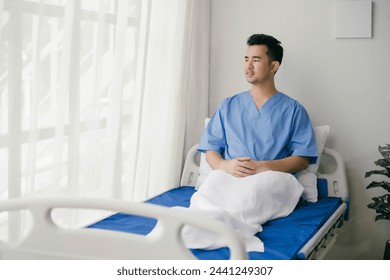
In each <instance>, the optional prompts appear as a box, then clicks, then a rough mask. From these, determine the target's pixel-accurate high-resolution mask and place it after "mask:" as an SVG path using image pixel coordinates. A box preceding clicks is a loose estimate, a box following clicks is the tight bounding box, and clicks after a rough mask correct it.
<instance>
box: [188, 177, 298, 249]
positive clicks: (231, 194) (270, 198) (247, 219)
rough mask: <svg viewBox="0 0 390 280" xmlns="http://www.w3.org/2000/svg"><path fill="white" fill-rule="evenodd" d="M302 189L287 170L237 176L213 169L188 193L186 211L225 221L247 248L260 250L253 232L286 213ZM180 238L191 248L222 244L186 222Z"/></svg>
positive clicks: (296, 200)
mask: <svg viewBox="0 0 390 280" xmlns="http://www.w3.org/2000/svg"><path fill="white" fill-rule="evenodd" d="M302 192H303V187H302V185H301V184H300V183H299V182H298V180H297V179H296V178H295V177H294V176H293V175H291V174H289V173H283V172H276V171H266V172H261V173H258V174H256V175H252V176H248V177H244V178H237V177H234V176H232V175H230V174H228V173H226V172H224V171H220V170H214V171H212V172H211V173H210V174H209V175H208V176H207V178H206V179H205V180H204V182H203V183H202V185H201V186H200V187H199V189H198V191H197V192H195V193H194V195H193V196H192V198H191V203H190V207H189V208H187V211H193V212H197V213H201V214H204V215H205V216H207V217H208V218H214V219H218V220H221V221H223V222H225V223H227V224H228V225H230V226H231V227H232V228H233V229H234V230H235V231H236V233H238V235H239V236H240V237H241V238H242V239H243V241H244V244H245V247H246V250H247V251H248V252H249V251H259V252H264V245H263V243H262V241H261V240H260V239H259V238H257V237H256V236H255V234H256V233H258V232H260V231H262V227H261V225H262V224H264V223H265V222H267V221H269V220H273V219H276V218H280V217H285V216H288V215H289V214H290V213H291V212H292V211H293V210H294V208H295V206H296V205H297V203H298V201H299V198H300V196H301V195H302ZM182 238H183V241H184V243H185V244H186V246H187V247H188V248H193V249H216V248H221V247H225V246H226V243H225V242H224V240H223V238H222V237H220V236H218V235H217V234H216V233H213V232H210V231H206V230H203V229H199V228H195V227H193V226H189V225H186V226H184V227H183V230H182ZM275 238H276V237H275Z"/></svg>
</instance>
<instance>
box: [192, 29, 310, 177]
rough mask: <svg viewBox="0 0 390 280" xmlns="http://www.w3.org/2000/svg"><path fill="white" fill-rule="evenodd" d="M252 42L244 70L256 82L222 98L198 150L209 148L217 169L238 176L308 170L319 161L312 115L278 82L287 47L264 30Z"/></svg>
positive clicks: (211, 159) (209, 154)
mask: <svg viewBox="0 0 390 280" xmlns="http://www.w3.org/2000/svg"><path fill="white" fill-rule="evenodd" d="M247 44H248V48H247V51H246V55H245V64H244V66H245V67H244V69H245V76H246V79H247V81H248V82H249V83H250V84H251V85H252V87H251V89H250V90H249V91H246V92H242V93H239V94H236V95H234V96H232V97H229V98H226V99H225V100H223V102H222V103H221V104H220V106H219V107H218V109H217V110H216V112H215V113H214V115H213V116H212V118H211V119H210V122H209V124H208V126H207V127H206V129H205V132H204V134H203V136H202V138H201V141H200V143H199V146H198V150H199V151H201V152H206V159H207V162H208V163H209V165H210V166H211V167H212V168H213V169H219V170H224V171H226V172H228V173H230V174H232V175H234V176H236V177H246V176H249V175H253V174H256V173H259V172H263V171H266V170H273V171H282V172H289V173H295V172H298V171H301V170H303V169H306V168H307V166H308V164H311V163H315V162H316V160H317V149H316V143H315V138H314V132H313V128H312V125H311V121H310V118H309V116H308V114H307V112H306V110H305V108H304V107H303V106H302V105H301V104H300V103H298V102H297V101H295V100H294V99H292V98H290V97H288V96H287V95H285V94H283V93H281V92H279V91H278V90H277V89H276V87H275V80H274V78H275V74H276V72H277V71H278V69H279V67H280V65H281V62H282V58H283V47H282V46H281V43H280V42H279V41H278V40H277V39H275V38H274V37H272V36H269V35H265V34H254V35H252V36H251V37H249V39H248V41H247Z"/></svg>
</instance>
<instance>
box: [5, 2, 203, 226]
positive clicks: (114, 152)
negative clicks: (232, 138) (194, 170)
mask: <svg viewBox="0 0 390 280" xmlns="http://www.w3.org/2000/svg"><path fill="white" fill-rule="evenodd" d="M208 24H209V0H202V1H197V0H118V1H111V0H82V1H79V0H66V1H65V0H35V1H34V0H30V1H27V0H26V1H22V0H0V43H1V44H0V164H1V168H0V199H9V198H18V197H37V196H41V197H47V196H69V197H100V198H117V199H125V200H128V201H139V200H144V199H147V198H149V197H151V196H153V195H156V194H158V193H161V192H163V191H165V190H167V189H169V188H172V187H175V186H177V185H178V183H179V178H180V172H181V167H182V159H183V153H184V151H185V150H186V149H187V148H188V144H186V145H185V141H186V142H188V141H194V142H196V141H198V139H192V140H189V139H188V135H191V129H192V128H191V126H192V125H194V126H195V127H198V126H199V127H201V123H202V120H199V122H198V123H196V122H195V123H191V120H193V119H195V118H196V117H195V116H196V115H198V114H199V112H202V113H201V115H202V116H201V118H200V119H203V118H204V117H205V112H207V95H208V47H209V45H208V39H209V38H208V36H209V35H208V34H209V26H208ZM198 54H199V56H198ZM195 79H196V81H195ZM192 94H196V95H197V96H198V98H196V101H194V100H193V97H191V96H190V95H192ZM199 100H200V101H199ZM189 102H191V106H189ZM198 106H201V108H200V107H198ZM197 107H198V109H199V110H198V109H197ZM196 129H198V128H196ZM197 136H198V135H197ZM2 217H3V216H1V215H0V230H1V223H2V221H3V222H4V221H5V220H7V219H6V218H4V217H3V218H2ZM90 218H91V217H90V216H88V217H87V218H86V220H88V219H90ZM21 220H23V218H19V219H16V222H15V223H14V226H12V225H10V228H12V227H13V228H16V230H17V229H19V228H20V227H21V224H23V223H22V222H21ZM69 223H71V224H77V223H80V218H79V217H76V218H74V217H73V220H72V221H71V222H69ZM10 232H12V230H10Z"/></svg>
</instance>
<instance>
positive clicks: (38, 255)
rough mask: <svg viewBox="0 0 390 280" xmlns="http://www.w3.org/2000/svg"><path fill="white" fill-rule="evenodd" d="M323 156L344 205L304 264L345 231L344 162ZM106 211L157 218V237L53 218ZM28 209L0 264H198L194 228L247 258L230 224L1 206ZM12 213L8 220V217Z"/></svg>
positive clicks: (189, 217) (110, 205)
mask: <svg viewBox="0 0 390 280" xmlns="http://www.w3.org/2000/svg"><path fill="white" fill-rule="evenodd" d="M197 153H198V152H197V150H196V146H194V147H192V148H191V149H190V151H189V152H188V154H187V158H186V162H185V166H184V169H183V173H182V178H181V186H189V185H195V183H196V179H197V177H198V170H199V165H198V163H197V162H198V160H197V159H198V158H199V156H198V155H197ZM323 154H324V155H326V156H328V157H330V158H332V159H333V162H334V163H335V165H336V168H335V171H334V172H331V173H330V174H318V175H319V177H320V178H324V179H326V180H327V182H328V190H327V191H328V195H329V196H338V197H341V198H342V201H343V202H342V204H341V206H340V207H339V208H338V209H337V211H336V212H335V213H334V214H333V216H332V217H331V219H329V220H328V221H327V222H326V223H325V224H324V225H323V226H322V227H321V229H320V230H319V231H318V232H317V233H316V234H315V235H314V236H313V237H312V238H311V239H310V240H309V242H307V243H306V245H305V246H304V247H303V248H302V249H301V251H300V252H299V254H298V257H299V258H301V259H321V258H324V257H325V256H326V254H327V252H328V251H329V250H330V248H331V247H332V246H333V244H334V243H335V241H336V237H337V233H336V230H337V228H338V227H340V226H342V224H343V220H344V219H345V217H346V213H347V208H348V207H347V206H348V188H347V180H346V174H345V167H344V162H343V160H342V158H341V156H340V154H339V153H337V152H336V151H334V150H332V149H329V148H325V149H324V152H323ZM64 208H69V209H102V210H108V211H113V212H122V213H127V214H134V215H139V216H145V217H151V218H156V219H158V220H159V222H161V223H162V228H163V230H162V232H161V233H160V234H159V235H158V236H143V235H139V234H132V233H124V232H118V231H107V230H99V229H93V228H77V229H65V228H62V227H59V226H58V225H56V223H55V222H54V220H53V218H52V212H53V210H54V209H64ZM20 210H28V211H29V212H30V213H31V215H32V218H33V225H32V228H31V230H30V231H29V232H28V234H27V236H25V237H24V238H23V239H22V240H19V241H17V242H2V241H0V259H196V257H195V256H194V255H193V254H192V253H191V252H190V251H189V250H188V249H187V248H186V247H185V245H184V244H183V242H182V240H181V238H180V230H181V228H182V226H183V225H185V224H190V225H194V226H198V227H201V228H205V229H209V230H212V231H214V232H217V233H218V234H220V235H223V236H225V239H226V242H227V245H228V247H229V250H230V259H247V258H248V255H247V253H246V252H245V248H244V245H243V244H242V242H241V241H240V239H239V238H238V237H237V236H236V234H235V233H234V232H233V231H232V230H231V229H230V227H228V226H227V225H226V224H224V223H222V222H219V221H215V220H209V219H208V218H206V217H204V216H202V215H197V214H195V213H191V214H190V213H188V212H187V211H181V210H180V209H171V208H167V207H163V206H158V205H152V204H146V203H129V202H125V201H118V200H108V199H105V200H96V199H95V200H90V199H65V198H62V199H60V198H59V199H52V198H43V199H12V200H6V201H1V202H0V212H2V211H8V212H9V213H13V211H20ZM11 216H12V214H11V215H10V217H11Z"/></svg>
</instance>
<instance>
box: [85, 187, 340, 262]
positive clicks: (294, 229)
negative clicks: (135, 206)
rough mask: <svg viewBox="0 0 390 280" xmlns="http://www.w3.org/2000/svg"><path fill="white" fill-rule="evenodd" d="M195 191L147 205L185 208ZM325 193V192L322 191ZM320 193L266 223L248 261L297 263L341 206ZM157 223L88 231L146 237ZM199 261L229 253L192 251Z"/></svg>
mask: <svg viewBox="0 0 390 280" xmlns="http://www.w3.org/2000/svg"><path fill="white" fill-rule="evenodd" d="M194 192H195V189H194V187H191V186H187V187H178V188H175V189H171V190H169V191H167V192H165V193H163V194H161V195H158V196H157V197H154V198H152V199H150V200H148V201H147V202H146V203H152V204H158V205H164V206H168V207H172V206H183V207H188V206H189V204H190V199H191V196H192V194H193V193H194ZM325 192H326V191H325ZM324 195H326V193H324V191H321V190H320V196H319V200H318V202H316V203H310V202H304V201H300V202H299V203H298V205H297V207H296V208H295V210H294V211H293V212H292V213H291V214H290V215H289V216H288V217H284V218H280V219H275V220H273V221H269V222H267V223H265V224H264V225H262V226H263V231H261V232H259V233H258V234H257V235H256V236H258V237H259V238H260V239H261V240H262V241H263V242H264V252H263V253H260V252H249V259H253V260H288V259H296V258H297V254H298V252H299V250H300V249H301V248H302V247H303V245H304V244H305V243H306V242H307V241H308V240H309V239H310V238H311V237H312V236H313V235H314V233H315V232H316V231H317V230H318V229H319V228H320V227H321V225H322V224H324V223H325V221H326V220H327V219H328V218H329V217H330V216H331V215H332V213H333V212H334V211H335V210H336V209H337V208H338V207H339V205H340V204H341V199H340V198H336V197H326V196H324ZM156 222H157V221H156V220H155V219H152V218H147V217H140V216H135V215H128V214H124V213H117V214H114V215H112V216H110V217H108V218H106V219H103V220H101V221H99V222H97V223H95V224H93V225H91V226H89V228H99V229H107V230H116V231H124V232H131V233H136V234H141V235H146V234H148V233H149V232H150V231H151V230H152V229H153V228H154V226H155V225H156ZM191 251H192V253H193V254H194V255H195V256H196V257H197V258H199V259H205V260H216V259H219V260H221V259H229V250H228V249H227V248H221V249H218V250H198V249H196V250H191Z"/></svg>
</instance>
